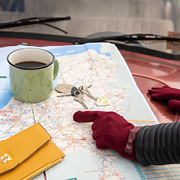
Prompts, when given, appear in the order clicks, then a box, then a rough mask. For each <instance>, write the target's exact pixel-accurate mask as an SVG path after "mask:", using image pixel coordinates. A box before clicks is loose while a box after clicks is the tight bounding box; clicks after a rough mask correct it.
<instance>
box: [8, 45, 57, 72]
mask: <svg viewBox="0 0 180 180" xmlns="http://www.w3.org/2000/svg"><path fill="white" fill-rule="evenodd" d="M24 49H29V50H33V49H36V50H41V51H45V52H47V53H49V54H51V55H52V61H51V62H50V63H49V64H46V65H43V66H39V67H20V66H17V65H15V64H13V63H11V62H10V60H9V56H10V55H11V54H12V53H14V52H17V51H21V50H24ZM7 61H8V63H9V64H10V65H11V66H14V67H15V68H18V69H23V70H37V69H42V68H46V67H48V66H50V65H51V64H53V63H54V61H55V56H54V55H53V54H52V53H51V52H49V51H47V50H45V49H40V48H22V49H16V50H14V51H12V52H10V53H9V54H8V56H7Z"/></svg>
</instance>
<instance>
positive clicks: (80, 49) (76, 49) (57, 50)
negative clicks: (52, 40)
mask: <svg viewBox="0 0 180 180" xmlns="http://www.w3.org/2000/svg"><path fill="white" fill-rule="evenodd" d="M101 48H102V44H101V43H93V44H92V43H88V44H85V45H74V46H73V45H72V46H58V47H45V49H46V50H48V51H50V52H51V53H53V54H54V56H55V57H58V56H66V55H76V54H80V53H84V52H86V51H87V50H90V49H93V50H95V51H96V52H97V53H98V54H104V55H106V56H111V54H110V53H102V52H101Z"/></svg>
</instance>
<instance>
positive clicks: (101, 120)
mask: <svg viewBox="0 0 180 180" xmlns="http://www.w3.org/2000/svg"><path fill="white" fill-rule="evenodd" d="M74 120H75V121H77V122H94V123H93V125H92V130H93V138H94V140H95V141H96V146H97V147H98V148H100V149H108V148H109V149H114V150H115V151H117V152H119V154H120V155H121V156H123V157H126V158H129V159H132V160H135V161H137V159H136V157H135V153H134V152H132V154H131V155H130V154H127V153H126V152H124V148H125V145H126V142H127V138H128V134H129V131H130V130H131V129H132V128H134V125H133V124H131V123H129V122H127V121H126V120H125V119H124V118H123V117H122V116H120V115H118V114H117V113H114V112H102V111H85V112H83V111H78V112H76V113H75V114H74Z"/></svg>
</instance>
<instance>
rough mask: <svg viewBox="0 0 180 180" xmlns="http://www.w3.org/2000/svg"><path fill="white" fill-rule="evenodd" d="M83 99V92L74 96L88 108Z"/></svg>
mask: <svg viewBox="0 0 180 180" xmlns="http://www.w3.org/2000/svg"><path fill="white" fill-rule="evenodd" d="M82 99H83V94H82V93H80V94H79V95H76V96H75V97H74V100H75V101H77V102H79V103H80V104H81V105H82V106H83V107H84V108H85V109H88V107H87V106H86V105H85V104H84V102H83V101H82Z"/></svg>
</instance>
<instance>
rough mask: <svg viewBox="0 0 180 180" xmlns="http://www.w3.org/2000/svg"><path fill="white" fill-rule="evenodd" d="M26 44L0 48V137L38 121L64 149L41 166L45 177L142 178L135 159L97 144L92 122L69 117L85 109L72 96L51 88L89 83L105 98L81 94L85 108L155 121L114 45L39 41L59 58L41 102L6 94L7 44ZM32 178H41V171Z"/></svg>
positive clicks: (49, 179)
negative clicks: (100, 103) (102, 103)
mask: <svg viewBox="0 0 180 180" xmlns="http://www.w3.org/2000/svg"><path fill="white" fill-rule="evenodd" d="M27 47H28V46H14V47H7V48H0V52H1V59H0V120H1V121H0V140H4V139H6V138H8V137H10V136H12V135H14V134H16V133H18V132H20V131H22V130H23V129H26V128H27V127H30V126H31V125H33V124H34V123H37V122H39V123H41V125H42V126H43V127H44V128H45V129H46V130H47V131H48V133H49V134H50V135H51V136H52V140H53V142H54V143H55V144H56V145H57V146H58V147H59V148H60V149H61V150H62V151H63V152H64V153H65V154H66V157H65V158H64V159H63V161H62V162H61V163H59V164H57V165H55V166H54V167H52V168H50V169H49V170H47V171H46V172H45V175H46V179H47V180H57V179H59V180H65V179H66V180H67V179H77V180H85V179H86V180H92V179H93V180H96V179H97V180H117V179H118V180H119V179H123V180H128V179H129V180H131V179H136V180H138V179H146V176H145V174H144V172H143V170H142V168H141V166H140V165H139V164H138V163H135V162H133V161H131V160H128V159H125V158H123V157H121V156H120V155H119V154H118V153H117V152H115V151H113V150H110V149H109V150H100V149H98V148H97V147H96V145H95V141H94V140H93V138H92V130H91V125H92V123H77V122H74V121H73V118H72V117H73V114H74V113H75V112H76V111H78V110H82V111H84V110H85V109H84V108H83V106H82V105H81V104H80V103H78V102H77V101H74V99H73V97H71V96H67V97H57V96H58V92H57V91H56V90H55V87H56V85H57V84H60V83H61V84H62V83H68V84H72V85H74V86H76V87H79V86H81V85H83V86H88V85H92V86H91V87H90V88H89V91H90V92H91V94H93V95H94V96H95V97H102V96H105V97H106V98H107V100H108V101H109V103H110V104H109V105H107V106H97V105H96V103H95V101H94V100H93V99H92V98H89V97H87V96H84V98H83V102H84V103H85V104H86V105H87V106H88V110H91V111H93V110H99V111H115V112H117V113H119V114H120V115H123V116H124V118H125V119H127V120H128V121H129V122H131V123H133V124H134V125H138V126H140V125H141V126H142V125H147V124H155V123H157V120H156V118H155V116H154V114H153V113H152V111H151V110H150V108H149V106H148V104H147V102H146V101H145V99H144V97H143V95H142V94H141V93H140V91H139V89H138V87H137V85H136V83H135V81H134V79H133V77H132V75H131V73H130V71H129V69H128V66H127V64H126V63H125V61H124V59H123V57H122V56H121V54H120V52H119V51H118V50H117V48H116V47H115V46H114V45H112V44H110V43H92V44H91V43H90V44H85V45H75V46H62V47H59V46H54V47H53V46H49V47H43V48H44V49H46V50H48V51H50V52H52V53H53V54H54V55H55V57H56V59H57V60H58V62H59V73H58V76H57V78H56V79H55V80H54V90H53V92H52V93H51V96H50V97H49V98H48V99H46V100H45V101H43V102H39V103H24V102H21V101H18V100H16V99H14V98H13V97H12V95H11V92H10V86H9V72H8V64H7V62H6V57H7V55H8V53H9V52H11V51H12V50H15V49H18V48H27ZM34 179H36V180H44V174H43V173H42V174H40V175H39V176H37V177H36V178H34Z"/></svg>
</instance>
